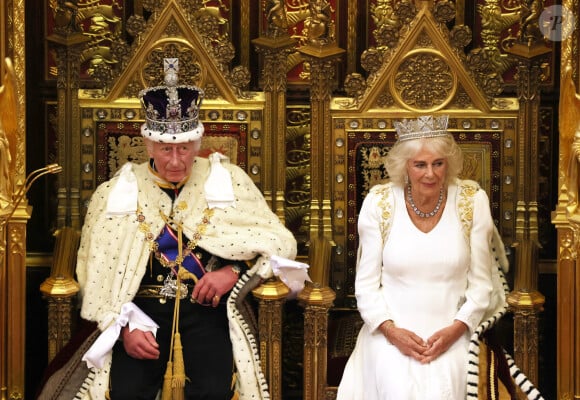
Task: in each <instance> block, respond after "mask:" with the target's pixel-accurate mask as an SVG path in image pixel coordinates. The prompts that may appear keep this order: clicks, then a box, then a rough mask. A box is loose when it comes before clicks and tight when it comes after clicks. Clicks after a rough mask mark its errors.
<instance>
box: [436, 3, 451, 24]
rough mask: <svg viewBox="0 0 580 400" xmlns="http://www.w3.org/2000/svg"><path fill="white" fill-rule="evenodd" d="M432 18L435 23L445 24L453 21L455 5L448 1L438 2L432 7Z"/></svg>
mask: <svg viewBox="0 0 580 400" xmlns="http://www.w3.org/2000/svg"><path fill="white" fill-rule="evenodd" d="M433 16H434V17H435V19H436V20H437V22H439V23H441V24H446V23H447V22H450V21H453V20H454V19H455V4H454V3H452V2H450V1H440V2H438V3H437V4H435V6H433Z"/></svg>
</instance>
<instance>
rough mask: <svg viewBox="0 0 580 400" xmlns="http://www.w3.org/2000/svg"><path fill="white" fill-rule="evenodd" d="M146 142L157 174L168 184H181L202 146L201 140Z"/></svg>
mask: <svg viewBox="0 0 580 400" xmlns="http://www.w3.org/2000/svg"><path fill="white" fill-rule="evenodd" d="M145 142H146V145H147V151H148V153H149V157H151V158H152V159H153V161H154V162H155V169H156V170H157V173H158V174H159V176H161V178H163V179H165V180H166V181H168V182H180V181H181V180H182V179H183V178H185V177H186V176H188V175H189V173H190V172H191V167H192V165H193V160H194V159H195V157H197V154H198V153H199V148H200V146H201V140H196V141H194V142H187V143H158V142H153V141H151V140H145Z"/></svg>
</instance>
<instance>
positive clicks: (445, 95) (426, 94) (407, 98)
mask: <svg viewBox="0 0 580 400" xmlns="http://www.w3.org/2000/svg"><path fill="white" fill-rule="evenodd" d="M393 83H394V89H395V90H396V91H397V92H398V94H399V96H400V97H401V100H402V101H403V102H404V103H405V104H406V105H407V106H409V107H412V108H418V109H431V108H436V107H440V106H442V105H444V103H445V102H446V101H448V100H449V98H450V96H451V95H452V94H453V90H454V89H455V76H454V74H453V71H451V68H450V67H449V65H448V64H447V62H446V61H445V60H444V59H443V58H441V57H440V56H438V55H435V54H431V53H419V54H414V55H411V56H409V57H407V59H405V60H404V61H403V62H402V63H401V65H400V66H399V68H398V72H397V73H396V74H395V76H394V78H393Z"/></svg>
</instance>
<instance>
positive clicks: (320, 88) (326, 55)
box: [299, 0, 344, 284]
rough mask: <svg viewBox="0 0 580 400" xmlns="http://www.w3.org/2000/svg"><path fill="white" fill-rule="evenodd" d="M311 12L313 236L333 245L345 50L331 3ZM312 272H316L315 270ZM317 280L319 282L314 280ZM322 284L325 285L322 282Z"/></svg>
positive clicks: (316, 3) (313, 5)
mask: <svg viewBox="0 0 580 400" xmlns="http://www.w3.org/2000/svg"><path fill="white" fill-rule="evenodd" d="M310 13H311V14H310V17H308V18H306V20H305V21H304V26H305V28H306V29H307V30H308V44H306V45H305V46H302V47H301V48H300V49H299V50H300V53H302V55H303V57H304V59H305V63H307V64H308V65H309V66H310V112H311V127H310V134H311V149H312V159H311V171H312V172H311V182H312V187H311V200H310V236H311V238H315V237H317V236H318V234H319V233H320V234H322V236H324V237H325V238H327V239H328V240H329V241H331V242H333V236H332V200H331V180H330V177H331V176H332V168H331V166H330V164H329V163H328V160H329V159H332V158H331V157H330V155H331V154H332V148H333V146H332V127H331V121H332V120H331V118H330V98H331V95H332V88H333V87H334V86H335V84H336V82H335V79H336V77H335V70H336V63H337V62H338V61H339V60H340V57H341V56H342V54H343V53H344V50H343V49H341V48H339V47H338V46H337V45H336V38H335V32H334V22H333V20H332V16H331V15H330V5H329V4H328V2H327V1H326V0H313V1H311V2H310ZM312 267H313V266H312V265H311V268H312ZM314 269H316V267H315V268H314ZM311 273H314V272H313V271H312V270H311ZM313 280H314V281H316V280H315V279H314V277H313ZM318 282H319V283H322V282H321V281H320V280H319V281H318ZM324 284H326V282H324Z"/></svg>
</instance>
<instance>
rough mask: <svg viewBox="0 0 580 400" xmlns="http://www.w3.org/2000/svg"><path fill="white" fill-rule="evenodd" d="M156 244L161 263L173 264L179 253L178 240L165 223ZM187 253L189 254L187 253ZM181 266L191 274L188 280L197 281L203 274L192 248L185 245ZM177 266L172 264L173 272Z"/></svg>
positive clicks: (200, 264)
mask: <svg viewBox="0 0 580 400" xmlns="http://www.w3.org/2000/svg"><path fill="white" fill-rule="evenodd" d="M156 241H157V244H158V248H157V249H158V251H159V253H160V256H161V257H162V261H161V262H162V264H169V263H171V264H174V263H175V258H176V257H177V255H178V254H179V251H178V250H179V249H178V247H179V242H178V240H177V235H176V233H175V232H174V231H173V229H171V227H169V226H168V225H165V227H163V231H162V232H161V234H160V235H159V237H157V239H156ZM188 253H189V254H188ZM182 266H183V268H185V269H186V270H187V272H189V273H190V274H191V275H189V278H190V280H193V281H195V282H197V280H198V279H200V278H201V277H202V276H203V275H205V272H206V271H205V268H204V266H203V264H202V263H201V261H200V260H199V258H197V257H196V256H195V254H194V252H193V251H192V250H189V249H187V247H186V246H183V263H182ZM177 268H178V266H177V265H174V266H173V272H174V273H175V274H177V273H178V270H177Z"/></svg>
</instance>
